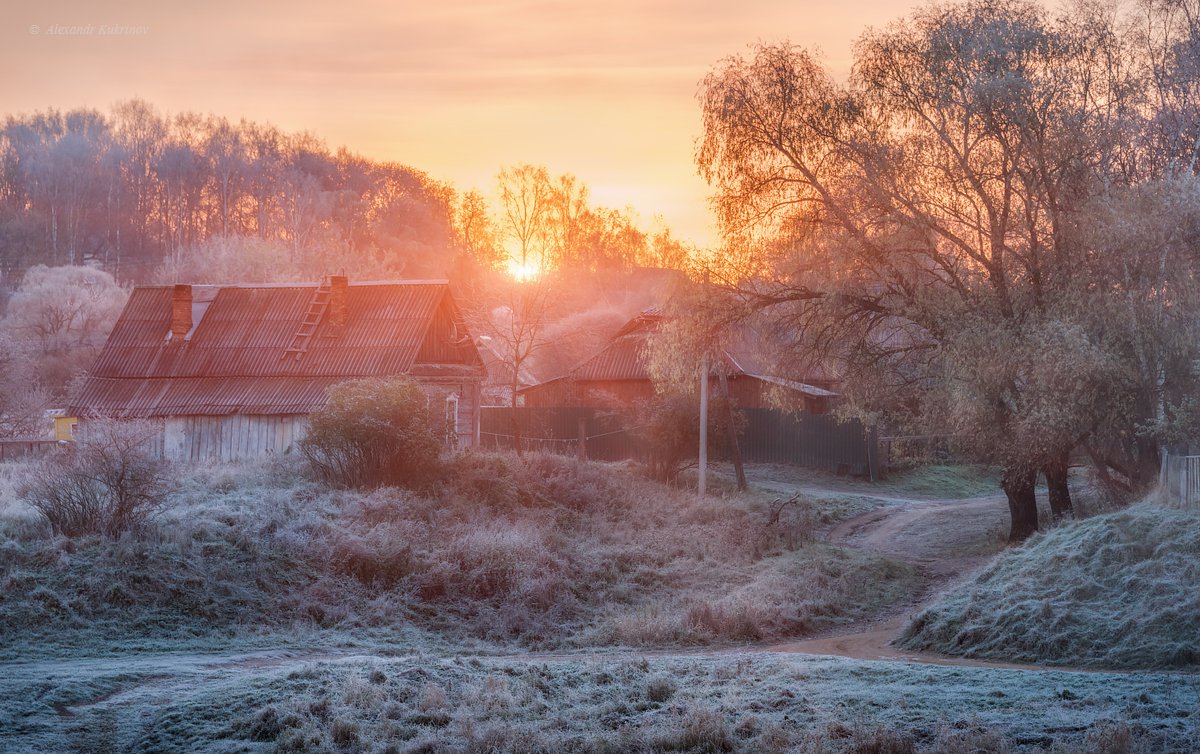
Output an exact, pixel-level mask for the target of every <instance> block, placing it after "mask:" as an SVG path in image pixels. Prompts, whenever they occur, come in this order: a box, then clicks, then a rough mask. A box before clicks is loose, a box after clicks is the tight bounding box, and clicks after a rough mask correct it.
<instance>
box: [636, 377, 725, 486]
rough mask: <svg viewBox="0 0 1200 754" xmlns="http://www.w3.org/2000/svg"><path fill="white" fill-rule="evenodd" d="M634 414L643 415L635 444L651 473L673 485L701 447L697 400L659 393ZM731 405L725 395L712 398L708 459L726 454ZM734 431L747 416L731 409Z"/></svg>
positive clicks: (687, 396)
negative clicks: (643, 420)
mask: <svg viewBox="0 0 1200 754" xmlns="http://www.w3.org/2000/svg"><path fill="white" fill-rule="evenodd" d="M637 415H638V416H641V417H646V419H645V422H644V424H643V425H642V426H641V428H640V429H638V430H637V432H636V436H637V439H638V444H639V445H641V447H642V456H643V457H644V458H646V460H647V464H648V466H649V473H650V476H651V477H652V478H654V479H658V480H660V481H664V482H669V483H671V484H675V483H676V481H677V480H678V478H679V474H680V473H681V472H683V471H684V470H685V469H688V468H691V467H692V466H695V465H696V463H697V456H698V454H699V447H700V400H699V398H698V397H696V396H695V395H687V394H673V395H666V396H658V397H656V398H655V399H654V400H652V401H650V402H649V403H646V404H643V405H640V406H638V410H637ZM729 416H730V407H729V406H728V404H727V403H726V401H725V399H724V398H721V397H714V398H712V400H710V401H709V405H708V448H709V453H710V457H711V458H718V457H721V456H722V455H727V454H728V453H729V451H730V450H731V448H730V447H729V428H728V427H729V420H728V417H729ZM733 422H734V431H735V432H736V433H737V434H739V435H740V434H741V433H742V432H743V430H744V429H745V426H746V417H745V415H744V414H742V413H741V412H740V411H737V409H736V408H734V409H733Z"/></svg>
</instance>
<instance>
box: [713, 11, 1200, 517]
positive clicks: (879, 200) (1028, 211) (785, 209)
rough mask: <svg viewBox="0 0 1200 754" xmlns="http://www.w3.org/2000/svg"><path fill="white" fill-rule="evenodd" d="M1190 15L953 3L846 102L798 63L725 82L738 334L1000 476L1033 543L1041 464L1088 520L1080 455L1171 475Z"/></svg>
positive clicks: (719, 159) (721, 163)
mask: <svg viewBox="0 0 1200 754" xmlns="http://www.w3.org/2000/svg"><path fill="white" fill-rule="evenodd" d="M1181 8H1182V9H1184V10H1186V9H1187V8H1186V4H1181V3H1175V4H1162V3H1158V2H1156V3H1154V4H1153V5H1151V6H1149V7H1147V8H1143V9H1142V10H1140V11H1139V13H1141V14H1142V15H1141V16H1139V17H1138V19H1136V21H1137V22H1138V23H1135V19H1133V18H1132V17H1130V18H1123V17H1119V16H1116V15H1114V14H1111V13H1109V12H1108V11H1106V10H1104V9H1102V8H1100V7H1098V6H1094V5H1082V4H1080V5H1078V6H1076V7H1073V8H1072V9H1071V10H1070V12H1069V13H1066V14H1064V16H1063V17H1062V18H1061V19H1058V18H1053V17H1051V16H1050V15H1049V14H1048V13H1047V12H1046V11H1045V10H1044V8H1043V6H1041V5H1039V4H1035V3H1029V2H1022V1H1021V0H999V1H997V2H962V3H954V4H938V5H931V6H928V7H926V8H924V9H922V10H919V11H917V12H916V13H914V14H913V15H912V16H911V17H909V18H907V19H904V20H901V21H899V22H896V23H894V24H892V25H891V26H889V27H887V28H886V29H884V30H882V31H871V32H868V33H867V34H865V35H864V36H863V37H862V38H861V39H860V40H859V42H858V43H857V45H856V47H855V60H854V66H853V71H852V74H851V75H850V77H849V80H848V81H847V82H845V83H839V82H837V81H835V80H834V79H833V78H832V77H831V76H830V74H829V73H828V72H827V71H826V70H825V69H824V68H823V67H822V66H821V65H820V64H819V63H818V62H817V61H816V60H815V59H814V58H813V56H812V55H810V54H809V53H807V52H806V51H804V50H802V49H799V48H796V47H793V46H791V45H786V44H783V45H759V46H757V47H755V48H753V49H752V53H751V54H750V55H749V56H747V57H742V56H737V57H732V58H729V59H727V60H725V61H723V62H722V63H721V64H720V65H719V66H718V67H717V68H716V69H715V70H714V71H713V72H712V73H711V74H710V75H709V76H708V77H707V78H706V79H705V80H704V82H703V85H702V90H701V94H700V98H701V103H702V107H703V118H704V135H703V138H702V139H701V141H700V143H699V146H698V151H697V161H698V163H699V166H700V169H701V172H702V174H703V175H704V176H705V177H706V178H707V180H708V181H709V182H710V183H711V184H712V185H713V186H714V188H715V190H716V196H715V206H716V208H717V211H718V215H719V218H720V223H721V227H722V228H723V231H724V234H725V237H726V240H727V246H728V249H729V250H730V255H729V259H730V263H729V266H728V267H727V268H726V277H727V280H726V281H725V282H726V291H727V293H728V294H729V299H730V302H731V303H733V304H735V305H734V306H731V307H730V308H729V311H730V312H731V315H730V316H737V317H745V316H760V317H763V316H764V315H765V320H766V321H769V322H771V323H773V326H775V327H777V328H779V327H781V328H783V329H784V330H786V332H787V333H788V335H789V341H790V347H789V348H788V349H786V352H785V353H784V354H783V355H782V358H784V359H796V360H801V359H802V360H804V361H806V362H811V360H812V359H813V358H820V359H822V360H826V361H829V360H832V362H833V363H836V364H838V365H839V369H840V371H841V372H842V377H843V379H844V385H843V389H844V392H845V394H846V396H847V398H848V403H847V406H848V408H849V409H850V410H853V411H858V412H860V413H863V414H867V415H871V416H874V417H878V418H882V419H884V420H886V421H888V422H891V423H893V424H895V425H903V426H909V427H912V428H914V429H918V430H920V431H922V432H936V433H940V434H946V435H949V436H951V437H953V438H954V439H955V441H956V442H957V443H958V445H959V446H960V448H961V449H962V450H963V452H965V453H967V454H969V455H970V456H971V457H973V458H976V459H978V460H981V461H986V462H989V463H996V464H999V465H1000V466H1001V467H1002V468H1003V477H1002V487H1003V489H1004V491H1005V493H1006V494H1007V497H1008V501H1009V508H1010V511H1011V514H1012V528H1011V533H1010V536H1011V539H1013V540H1019V539H1022V538H1024V537H1026V536H1028V535H1029V534H1030V533H1032V532H1033V531H1035V530H1036V528H1037V507H1036V500H1035V497H1034V490H1035V485H1036V481H1037V475H1038V472H1039V471H1042V472H1044V473H1045V475H1046V478H1047V480H1048V482H1049V488H1050V493H1051V494H1050V498H1051V499H1050V502H1051V505H1052V508H1053V509H1054V512H1055V513H1056V514H1062V513H1066V512H1068V511H1069V510H1070V507H1071V500H1070V494H1069V490H1068V488H1067V484H1066V472H1067V459H1068V457H1069V456H1070V454H1071V453H1072V452H1075V451H1077V450H1086V451H1087V452H1088V453H1089V454H1090V455H1091V456H1092V457H1093V458H1094V459H1095V460H1096V463H1097V464H1098V466H1099V467H1100V468H1101V469H1102V473H1103V475H1104V477H1105V478H1106V479H1110V480H1112V481H1113V483H1115V484H1121V485H1123V486H1125V487H1128V488H1138V487H1140V486H1143V485H1145V484H1147V483H1148V482H1149V481H1150V480H1152V479H1153V478H1154V472H1155V470H1156V468H1157V463H1158V456H1157V448H1156V445H1155V443H1154V442H1153V439H1152V438H1150V437H1148V436H1147V435H1146V434H1145V432H1144V431H1143V429H1144V427H1145V425H1146V424H1147V423H1148V422H1150V421H1152V420H1154V419H1155V418H1156V416H1157V415H1158V412H1159V411H1160V410H1161V407H1162V405H1163V401H1164V395H1165V394H1166V393H1167V392H1169V391H1170V390H1171V389H1172V385H1175V386H1176V388H1177V389H1178V386H1179V385H1180V384H1182V382H1184V381H1186V380H1187V379H1188V378H1189V375H1190V370H1189V369H1188V366H1189V365H1190V360H1191V359H1192V358H1193V356H1194V353H1193V352H1194V346H1193V345H1192V343H1193V340H1194V339H1193V338H1191V337H1190V335H1189V334H1188V331H1187V330H1188V327H1189V323H1190V322H1191V319H1192V318H1193V316H1194V314H1195V313H1196V307H1195V306H1194V305H1193V304H1194V301H1193V297H1194V294H1193V293H1192V290H1193V289H1194V288H1195V285H1194V280H1193V274H1194V269H1195V261H1196V251H1197V243H1196V242H1197V238H1198V237H1200V236H1198V233H1197V228H1198V227H1200V222H1198V221H1197V217H1198V215H1200V211H1198V210H1197V208H1198V207H1200V192H1198V191H1197V188H1196V184H1195V178H1194V166H1195V159H1194V156H1192V155H1189V154H1188V153H1187V151H1188V150H1189V149H1191V150H1195V149H1196V145H1195V143H1194V142H1191V143H1189V141H1188V140H1187V139H1183V138H1174V137H1177V136H1178V134H1175V133H1174V131H1177V130H1178V127H1177V125H1176V126H1171V128H1170V129H1168V128H1166V127H1164V126H1163V124H1171V123H1174V124H1178V123H1180V122H1184V123H1192V122H1193V121H1192V120H1189V118H1192V119H1194V117H1195V113H1194V112H1192V113H1191V114H1190V115H1189V112H1188V108H1189V107H1191V104H1189V102H1190V100H1188V99H1187V96H1188V93H1189V92H1194V91H1195V81H1194V79H1193V78H1189V76H1193V74H1192V73H1189V72H1188V69H1187V65H1191V66H1192V68H1193V69H1194V68H1196V65H1195V63H1194V61H1193V60H1192V58H1191V57H1190V56H1189V55H1188V53H1187V50H1188V49H1200V47H1196V46H1195V44H1194V42H1195V40H1196V39H1197V38H1200V37H1198V35H1197V33H1196V28H1197V27H1196V24H1195V23H1194V22H1193V21H1189V20H1188V19H1189V18H1192V19H1194V18H1195V16H1194V15H1192V16H1188V15H1187V14H1186V13H1181ZM1147 19H1149V21H1150V23H1149V24H1148V23H1147ZM1148 28H1152V29H1155V30H1156V32H1155V33H1153V34H1151V33H1145V32H1144V31H1143V32H1136V31H1135V30H1137V29H1142V30H1144V29H1148ZM1188 45H1192V47H1191V48H1189V47H1188ZM1189 87H1191V88H1190V89H1189ZM1168 89H1169V90H1170V91H1168ZM1181 93H1182V94H1181ZM1172 129H1174V130H1172ZM1167 131H1171V136H1172V137H1173V138H1166V137H1165V136H1164V134H1165V133H1166V132H1167ZM1135 207H1136V212H1135V211H1132V209H1131V208H1135Z"/></svg>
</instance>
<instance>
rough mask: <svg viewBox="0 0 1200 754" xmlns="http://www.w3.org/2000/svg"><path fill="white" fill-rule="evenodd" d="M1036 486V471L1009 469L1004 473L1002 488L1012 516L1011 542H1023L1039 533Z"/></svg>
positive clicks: (1009, 534)
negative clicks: (1036, 532)
mask: <svg viewBox="0 0 1200 754" xmlns="http://www.w3.org/2000/svg"><path fill="white" fill-rule="evenodd" d="M1036 484H1037V470H1036V469H1032V470H1026V469H1007V470H1005V472H1004V476H1003V478H1002V479H1001V481H1000V486H1001V488H1003V489H1004V494H1005V495H1006V496H1007V497H1008V512H1009V514H1010V515H1011V516H1012V524H1011V526H1010V528H1009V532H1008V541H1009V542H1013V543H1016V542H1023V541H1025V540H1026V539H1027V538H1028V537H1029V536H1030V535H1031V534H1033V533H1034V532H1035V531H1037V528H1038V512H1037V496H1036V495H1035V494H1034V488H1035V486H1036Z"/></svg>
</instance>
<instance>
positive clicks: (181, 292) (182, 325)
mask: <svg viewBox="0 0 1200 754" xmlns="http://www.w3.org/2000/svg"><path fill="white" fill-rule="evenodd" d="M191 331H192V286H190V285H184V284H180V285H177V286H175V290H174V292H172V294H171V340H183V339H184V337H186V336H187V334H188V333H189V332H191Z"/></svg>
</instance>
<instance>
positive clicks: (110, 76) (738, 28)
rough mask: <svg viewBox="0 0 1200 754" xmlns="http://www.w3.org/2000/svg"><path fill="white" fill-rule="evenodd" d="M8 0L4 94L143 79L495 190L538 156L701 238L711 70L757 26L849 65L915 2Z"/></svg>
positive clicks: (96, 97)
mask: <svg viewBox="0 0 1200 754" xmlns="http://www.w3.org/2000/svg"><path fill="white" fill-rule="evenodd" d="M15 5H16V3H14V2H11V1H10V2H9V3H7V7H6V8H5V10H4V14H3V30H2V32H0V70H2V71H4V74H3V76H0V103H2V105H3V108H2V110H3V112H5V113H13V112H26V111H31V110H36V109H44V108H46V107H59V108H69V107H75V106H80V105H86V106H92V107H98V108H101V109H107V108H108V107H109V105H111V104H112V103H113V102H116V101H118V100H122V99H128V98H130V97H135V96H136V97H142V98H144V99H146V100H149V101H150V102H152V103H153V104H154V105H156V106H157V107H158V108H160V109H162V110H166V111H168V112H177V111H179V110H184V109H190V110H198V111H201V112H214V113H218V114H222V115H226V116H229V117H230V118H233V119H237V118H240V117H246V118H250V119H253V120H260V121H270V122H272V123H275V124H276V125H278V126H280V127H281V128H284V129H287V130H290V131H296V130H309V131H312V132H314V133H316V134H317V135H319V136H321V137H322V138H324V139H325V140H326V142H327V143H328V144H329V145H330V146H331V147H337V146H340V145H345V146H347V147H349V148H350V149H352V150H354V151H357V152H360V153H362V154H364V155H367V156H370V157H374V158H381V159H389V160H396V161H399V162H403V163H406V164H409V165H412V166H414V167H417V168H420V169H422V170H425V171H426V172H428V173H429V174H431V175H432V176H433V177H435V178H439V179H442V180H449V181H451V182H453V183H454V184H455V185H456V186H458V187H459V188H463V189H465V188H472V187H474V188H479V189H481V190H483V191H484V192H485V193H488V194H491V193H493V192H494V184H495V175H496V172H497V171H498V169H499V168H500V167H501V166H502V165H508V164H514V163H518V162H532V163H538V164H544V165H546V166H547V167H549V168H550V169H551V171H553V172H556V173H557V172H572V173H574V174H575V175H577V176H579V177H580V178H581V179H582V180H583V181H584V182H586V183H587V184H588V185H589V187H590V188H591V191H592V197H593V201H594V202H595V203H598V204H605V205H609V206H618V207H621V206H625V205H626V204H631V205H633V207H634V208H635V209H637V211H638V212H639V213H640V214H641V216H642V219H643V224H644V225H645V226H647V227H649V225H650V223H651V219H652V216H653V215H655V214H661V215H662V216H663V217H664V218H665V220H666V222H667V223H668V224H669V225H670V226H671V227H672V229H673V230H674V231H675V232H676V235H678V236H680V237H682V238H685V239H688V240H691V241H693V242H695V243H699V244H710V243H712V242H713V241H714V238H715V232H714V230H713V228H712V226H711V223H710V217H709V213H708V209H707V205H706V202H705V197H706V196H707V187H706V186H705V184H704V182H703V181H702V180H701V179H700V178H699V177H698V176H697V175H696V170H695V166H694V163H693V161H692V148H693V143H694V140H695V138H696V136H697V135H698V134H699V129H700V124H699V109H698V106H697V104H696V100H695V94H696V88H697V83H698V81H699V80H700V78H701V77H703V75H704V74H705V72H706V71H707V70H708V69H709V68H710V67H711V66H712V64H713V63H714V62H716V61H717V60H718V59H720V58H721V57H723V56H725V55H728V54H731V53H735V52H740V51H742V50H744V49H745V48H746V45H747V44H749V43H751V42H754V41H756V40H760V39H761V40H763V41H779V40H782V39H790V40H791V41H793V42H795V43H797V44H802V45H805V46H810V47H818V48H820V49H821V50H823V51H824V53H825V60H826V62H827V63H828V64H829V65H830V67H831V68H832V69H833V70H834V72H835V73H836V74H838V75H843V74H844V73H845V72H846V70H847V69H848V65H849V55H850V48H851V43H852V41H853V40H854V39H855V38H856V37H857V36H858V35H859V34H860V33H861V32H862V30H863V29H864V28H865V27H866V26H868V25H875V26H881V25H883V24H885V23H886V22H887V21H889V20H891V19H892V18H894V17H897V16H900V15H903V14H905V13H906V12H907V11H908V10H909V9H911V8H912V7H913V6H914V5H915V3H912V2H886V1H885V0H842V1H841V2H838V3H836V4H832V3H823V2H816V1H815V0H737V1H736V2H718V1H717V0H609V1H608V2H605V1H604V0H593V1H592V2H581V3H567V2H545V1H543V2H538V1H537V0H501V1H498V2H483V1H482V0H476V1H472V2H454V1H453V0H442V1H441V2H427V3H413V2H404V1H403V0H401V1H399V2H390V3H389V2H379V1H376V0H367V1H366V2H335V1H333V0H330V1H328V2H315V1H314V0H298V1H296V2H280V1H279V0H263V1H256V0H236V1H235V0H217V1H216V2H203V1H201V2H186V3H173V2H170V0H156V1H155V2H149V1H146V0H126V1H125V2H112V1H111V0H110V1H105V0H100V1H98V2H82V1H79V0H76V1H74V2H56V1H54V0H50V2H31V1H29V0H26V2H24V3H23V5H24V6H25V7H23V8H18V7H15ZM89 25H90V26H91V30H90V31H89V30H88V29H87V28H86V27H88V26H89ZM55 27H66V28H58V29H56V28H55ZM70 27H85V28H83V29H79V28H70ZM112 27H123V28H112ZM56 31H57V32H64V33H54V32H56Z"/></svg>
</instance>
